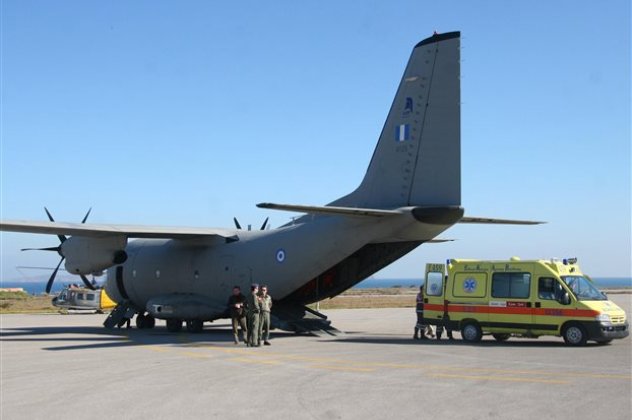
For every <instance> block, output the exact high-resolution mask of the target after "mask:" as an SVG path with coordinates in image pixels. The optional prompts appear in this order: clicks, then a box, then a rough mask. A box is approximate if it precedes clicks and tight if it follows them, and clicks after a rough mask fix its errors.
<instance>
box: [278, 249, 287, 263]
mask: <svg viewBox="0 0 632 420" xmlns="http://www.w3.org/2000/svg"><path fill="white" fill-rule="evenodd" d="M276 260H277V262H278V263H282V262H283V261H285V250H284V249H278V250H277V252H276Z"/></svg>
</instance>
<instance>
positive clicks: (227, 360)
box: [0, 294, 632, 420]
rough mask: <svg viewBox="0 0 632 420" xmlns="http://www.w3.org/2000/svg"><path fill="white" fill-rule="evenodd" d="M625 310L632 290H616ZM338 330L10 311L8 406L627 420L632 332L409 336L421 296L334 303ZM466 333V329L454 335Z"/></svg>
mask: <svg viewBox="0 0 632 420" xmlns="http://www.w3.org/2000/svg"><path fill="white" fill-rule="evenodd" d="M611 298H612V299H613V300H614V301H615V302H617V303H618V304H619V305H621V306H622V307H623V308H624V309H625V310H626V312H627V313H628V314H630V313H631V310H632V299H631V298H632V295H629V294H626V295H612V296H611ZM328 315H329V316H330V319H331V320H332V321H333V322H334V325H335V326H336V327H338V328H339V329H341V330H343V331H345V332H346V334H344V335H341V336H338V337H307V336H295V335H293V334H287V333H276V334H274V335H273V338H272V346H270V347H261V348H246V347H244V346H241V345H240V346H235V345H234V344H233V343H232V338H231V334H230V332H229V327H228V324H227V323H226V322H224V321H222V322H216V323H214V324H209V325H207V326H206V328H205V330H204V332H203V333H201V334H188V333H180V334H170V333H168V332H167V331H166V329H165V328H164V324H163V323H162V322H158V326H157V327H156V329H154V330H150V331H147V330H144V331H139V330H136V329H131V330H120V331H119V330H115V331H108V330H105V329H104V328H103V327H101V323H102V322H103V319H104V315H3V316H2V317H1V335H2V337H1V338H2V341H1V345H2V347H1V350H2V353H1V368H2V372H1V383H0V385H1V391H0V396H1V401H0V410H1V412H0V415H1V418H2V419H3V420H4V419H47V420H52V419H62V418H64V419H68V418H71V419H73V418H81V419H93V418H94V419H101V418H119V419H135V418H142V419H174V418H178V419H189V418H220V419H227V418H235V419H239V418H246V417H248V418H249V419H275V420H280V419H360V418H361V419H386V418H388V419H397V418H399V419H412V418H429V417H432V418H436V419H483V418H484V419H487V418H498V419H526V418H530V419H535V418H537V419H545V418H573V419H595V418H607V419H630V416H631V413H632V407H631V396H632V389H631V382H632V381H631V378H632V376H631V365H632V363H631V358H632V352H631V346H630V341H631V340H630V338H629V337H628V338H626V339H624V340H616V341H614V342H613V343H612V344H610V345H606V346H598V345H595V344H589V345H588V346H586V347H583V348H569V347H566V346H565V345H564V344H563V341H562V339H561V338H555V337H551V338H540V339H537V340H529V339H513V338H512V339H510V340H509V341H508V342H506V343H497V342H495V341H494V340H493V339H491V338H487V337H485V339H484V340H483V342H482V343H480V344H479V345H467V344H464V343H462V342H461V341H460V340H456V341H452V342H451V341H447V340H442V341H440V342H436V341H427V342H423V341H422V342H418V341H413V340H412V339H411V336H412V327H413V324H414V319H415V316H414V313H413V310H411V309H371V310H364V309H354V310H335V311H334V310H332V311H329V312H328ZM455 335H456V336H457V337H458V334H455Z"/></svg>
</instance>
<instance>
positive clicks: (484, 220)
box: [458, 217, 546, 225]
mask: <svg viewBox="0 0 632 420" xmlns="http://www.w3.org/2000/svg"><path fill="white" fill-rule="evenodd" d="M458 223H471V224H483V225H541V224H544V223H546V222H538V221H535V220H511V219H492V218H490V217H463V218H462V219H461V220H459V222H458Z"/></svg>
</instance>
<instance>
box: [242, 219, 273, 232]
mask: <svg viewBox="0 0 632 420" xmlns="http://www.w3.org/2000/svg"><path fill="white" fill-rule="evenodd" d="M268 220H270V218H269V217H266V220H264V221H263V224H262V225H261V228H259V230H265V229H266V226H267V225H268ZM233 222H234V223H235V227H236V228H237V229H239V230H241V229H242V227H241V224H239V220H237V218H236V217H233ZM251 228H252V227H251V225H248V230H251Z"/></svg>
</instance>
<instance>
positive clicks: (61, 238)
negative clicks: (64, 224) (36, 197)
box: [44, 207, 66, 244]
mask: <svg viewBox="0 0 632 420" xmlns="http://www.w3.org/2000/svg"><path fill="white" fill-rule="evenodd" d="M44 211H45V212H46V215H47V216H48V220H50V221H51V222H54V221H55V219H53V216H52V215H51V214H50V212H49V211H48V209H47V208H46V207H44ZM57 237H58V238H59V242H61V243H62V244H63V243H64V242H65V241H66V237H65V236H64V235H57Z"/></svg>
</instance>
